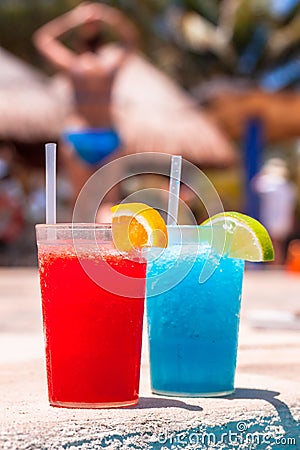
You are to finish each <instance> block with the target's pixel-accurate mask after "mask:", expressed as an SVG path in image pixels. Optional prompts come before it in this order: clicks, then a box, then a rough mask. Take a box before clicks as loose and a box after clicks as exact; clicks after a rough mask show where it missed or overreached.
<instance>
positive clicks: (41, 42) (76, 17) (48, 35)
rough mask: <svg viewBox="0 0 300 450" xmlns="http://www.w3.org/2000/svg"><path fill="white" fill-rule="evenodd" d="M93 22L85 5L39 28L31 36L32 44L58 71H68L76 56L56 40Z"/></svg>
mask: <svg viewBox="0 0 300 450" xmlns="http://www.w3.org/2000/svg"><path fill="white" fill-rule="evenodd" d="M91 20H93V17H92V13H91V12H90V10H89V8H87V7H86V5H85V4H82V5H79V6H77V7H76V8H74V9H72V10H71V11H69V12H67V13H65V14H63V15H62V16H60V17H57V18H55V19H53V20H51V21H50V22H48V23H47V24H45V25H43V26H42V27H41V28H39V29H38V30H37V31H36V32H35V33H34V35H33V42H34V44H35V46H36V48H37V49H38V50H39V51H40V53H41V54H42V55H43V56H44V57H46V58H47V59H48V60H49V61H50V62H51V63H52V64H53V65H55V66H56V67H57V68H59V69H63V70H67V71H69V70H70V69H71V68H72V66H73V64H74V60H75V59H76V56H77V54H76V53H75V52H73V51H72V50H71V49H69V48H68V47H66V46H65V45H64V44H63V43H62V42H60V40H59V39H58V38H59V37H61V36H62V35H64V34H65V33H66V32H68V31H69V30H72V29H73V28H76V27H78V26H80V25H82V24H84V23H87V22H89V21H91Z"/></svg>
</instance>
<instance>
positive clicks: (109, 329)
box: [36, 224, 146, 408]
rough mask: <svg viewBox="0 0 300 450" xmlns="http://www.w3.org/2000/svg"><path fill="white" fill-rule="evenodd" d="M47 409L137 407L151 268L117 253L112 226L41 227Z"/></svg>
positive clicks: (137, 258) (38, 231) (136, 258)
mask: <svg viewBox="0 0 300 450" xmlns="http://www.w3.org/2000/svg"><path fill="white" fill-rule="evenodd" d="M36 235H37V244H38V259H39V273H40V286H41V298H42V310H43V324H44V335H45V344H46V364H47V379H48V394H49V402H50V404H51V405H53V406H61V407H70V408H106V407H122V406H129V405H134V404H136V403H137V401H138V391H139V376H140V358H141V343H142V323H143V310H144V292H145V276H146V261H145V259H144V258H143V257H142V255H140V254H139V253H138V252H137V253H136V254H135V255H134V257H132V255H131V256H130V258H129V255H127V254H126V253H124V254H120V253H119V252H118V251H117V250H115V248H114V245H113V241H112V230H111V226H110V225H107V224H57V225H37V226H36Z"/></svg>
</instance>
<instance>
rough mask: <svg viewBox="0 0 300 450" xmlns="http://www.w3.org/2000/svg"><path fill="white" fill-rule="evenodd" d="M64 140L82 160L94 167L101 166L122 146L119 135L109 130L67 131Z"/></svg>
mask: <svg viewBox="0 0 300 450" xmlns="http://www.w3.org/2000/svg"><path fill="white" fill-rule="evenodd" d="M63 139H64V140H65V141H66V142H68V143H69V144H71V145H72V146H73V148H74V150H75V151H76V152H77V154H78V155H79V156H80V158H81V159H83V160H84V161H85V162H86V163H88V164H92V165H95V164H99V163H100V162H101V161H102V160H103V159H105V158H106V157H107V156H109V155H110V154H111V153H112V152H114V151H115V150H116V149H117V148H118V147H119V146H120V138H119V136H118V134H117V133H116V132H115V131H114V130H113V129H108V128H86V129H82V130H67V131H65V132H64V133H63Z"/></svg>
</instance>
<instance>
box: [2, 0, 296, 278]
mask: <svg viewBox="0 0 300 450" xmlns="http://www.w3.org/2000/svg"><path fill="white" fill-rule="evenodd" d="M94 3H98V4H99V5H108V3H109V5H110V6H113V7H114V8H116V11H120V12H122V17H126V18H127V19H129V20H130V21H131V22H132V24H133V26H134V27H135V29H136V35H137V36H138V38H137V39H136V41H137V42H136V43H135V46H134V47H135V48H134V49H133V51H132V54H131V56H130V57H129V58H127V59H126V60H125V62H124V61H123V63H122V65H120V68H119V70H118V73H117V75H116V76H114V78H113V83H112V84H113V86H111V87H110V88H111V92H110V94H111V98H110V101H111V103H112V105H111V108H112V110H113V117H114V128H115V129H116V130H117V133H118V135H119V137H120V141H121V143H122V145H120V148H119V149H118V150H117V153H113V154H112V155H111V156H108V155H106V156H107V157H108V158H112V157H115V156H120V155H123V154H124V155H125V154H133V153H137V152H145V151H156V152H167V153H174V154H182V155H183V157H184V158H185V159H187V160H189V161H191V162H192V163H194V164H196V165H197V166H198V167H199V168H200V169H201V170H203V171H204V172H205V173H206V174H207V176H208V177H209V178H210V179H211V181H212V182H213V184H214V185H215V187H216V189H217V191H218V192H219V195H220V197H221V200H222V202H223V205H224V209H225V210H238V211H241V212H245V213H246V214H249V215H252V216H253V217H256V218H258V219H260V220H262V222H263V223H264V224H265V226H266V227H267V228H268V230H269V232H270V234H271V236H272V238H273V240H274V244H275V247H276V250H277V259H276V261H275V266H285V267H287V268H289V269H290V270H296V271H298V270H300V268H299V265H300V262H299V261H300V256H299V255H300V249H299V247H300V245H299V242H300V241H298V239H300V208H299V206H300V205H299V189H300V140H299V136H300V91H299V89H300V0H284V1H282V0H186V1H183V0H173V1H171V0H138V1H137V0H136V1H135V0H116V1H110V2H94ZM79 5H81V6H82V4H81V2H79V1H77V0H59V1H58V0H22V1H21V0H2V1H1V4H0V67H1V70H0V265H3V266H30V265H35V264H36V251H35V236H34V225H35V224H36V223H43V222H45V191H44V144H45V142H49V141H54V142H58V143H61V140H62V135H63V131H64V124H65V123H66V122H67V117H70V116H71V115H72V112H73V111H74V108H75V106H76V105H75V106H74V85H75V94H76V83H75V84H74V79H73V78H72V76H71V77H70V73H67V71H66V70H64V68H62V70H57V69H58V68H57V67H54V65H53V64H51V61H50V62H49V58H48V60H47V58H45V55H43V54H42V53H43V52H41V51H38V50H40V49H39V48H38V47H39V46H38V45H37V46H35V45H34V41H33V35H34V33H35V32H36V30H37V29H39V28H40V27H42V26H43V25H44V24H45V23H48V22H49V21H51V20H52V19H55V18H57V17H60V16H61V15H62V14H64V13H66V12H68V11H71V10H73V9H74V8H75V9H76V7H78V6H79ZM81 11H83V10H81ZM75 28H76V27H75ZM102 38H103V39H104V44H103V45H106V44H107V43H109V42H113V43H114V42H118V40H119V36H118V29H113V27H111V28H109V29H107V30H106V29H105V33H104V36H102ZM72 39H73V37H72V36H71V35H70V33H65V34H64V33H63V36H62V42H63V45H64V46H66V47H67V48H72V46H73V41H72ZM70 80H71V81H70ZM85 125H86V124H85ZM89 125H91V123H90V124H89ZM69 144H70V143H69ZM76 158H77V160H76V161H77V163H78V164H82V165H84V164H85V165H86V166H85V169H86V170H85V174H86V175H87V174H91V173H92V172H93V171H95V170H96V169H97V168H98V167H100V166H101V165H102V164H104V163H105V162H106V161H107V159H105V158H103V159H101V161H100V160H97V161H96V162H92V163H91V162H89V163H86V162H83V161H81V162H80V161H79V160H80V158H79V159H78V155H77V157H76ZM74 161H75V160H74ZM74 161H73V162H74ZM154 163H155V161H154ZM71 164H72V163H71ZM74 164H75V162H74ZM140 164H141V166H143V161H142V160H141V161H140ZM131 169H132V168H130V167H124V173H128V174H130V170H131ZM193 182H194V181H193ZM195 182H197V181H195ZM164 183H165V184H166V180H165V181H164ZM149 186H151V187H155V186H157V187H160V186H163V184H162V181H161V180H157V177H150V178H149V177H148V176H145V177H143V178H141V179H138V180H137V179H130V178H129V179H128V180H127V181H126V182H124V183H123V185H122V186H121V188H120V190H119V192H118V194H117V197H119V200H121V198H123V197H124V196H126V195H128V194H129V193H130V192H132V191H134V190H137V189H141V188H143V187H149ZM166 188H167V184H166ZM77 190H78V187H77ZM75 194H76V188H75V187H74V184H73V183H72V176H70V171H69V168H68V167H67V165H66V164H65V159H64V158H61V157H60V156H59V157H58V221H60V222H62V221H70V220H71V217H72V215H71V214H72V208H73V202H74V195H75ZM182 195H183V200H184V201H186V202H187V203H188V205H189V206H190V208H191V209H192V211H193V213H194V214H195V216H196V218H197V220H198V222H201V221H202V220H203V219H204V218H205V217H206V216H205V214H206V213H205V209H204V207H203V205H202V203H201V201H200V200H199V199H197V198H194V197H193V195H192V193H191V192H188V190H185V189H183V193H182ZM114 201H116V199H114ZM180 220H181V222H182V223H184V220H185V218H184V217H181V218H180Z"/></svg>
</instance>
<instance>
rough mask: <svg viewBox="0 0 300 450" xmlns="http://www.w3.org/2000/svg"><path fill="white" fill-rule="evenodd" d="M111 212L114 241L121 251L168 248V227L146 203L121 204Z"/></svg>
mask: <svg viewBox="0 0 300 450" xmlns="http://www.w3.org/2000/svg"><path fill="white" fill-rule="evenodd" d="M111 211H112V213H113V217H112V234H113V240H114V244H115V246H116V248H117V249H118V250H119V251H131V250H133V249H136V248H141V247H151V246H155V247H162V248H164V247H167V245H168V232H167V227H166V224H165V222H164V220H163V218H162V217H161V215H160V214H159V212H158V211H156V209H154V208H151V207H150V206H148V205H146V204H145V203H120V204H119V205H115V206H113V207H112V208H111Z"/></svg>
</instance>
